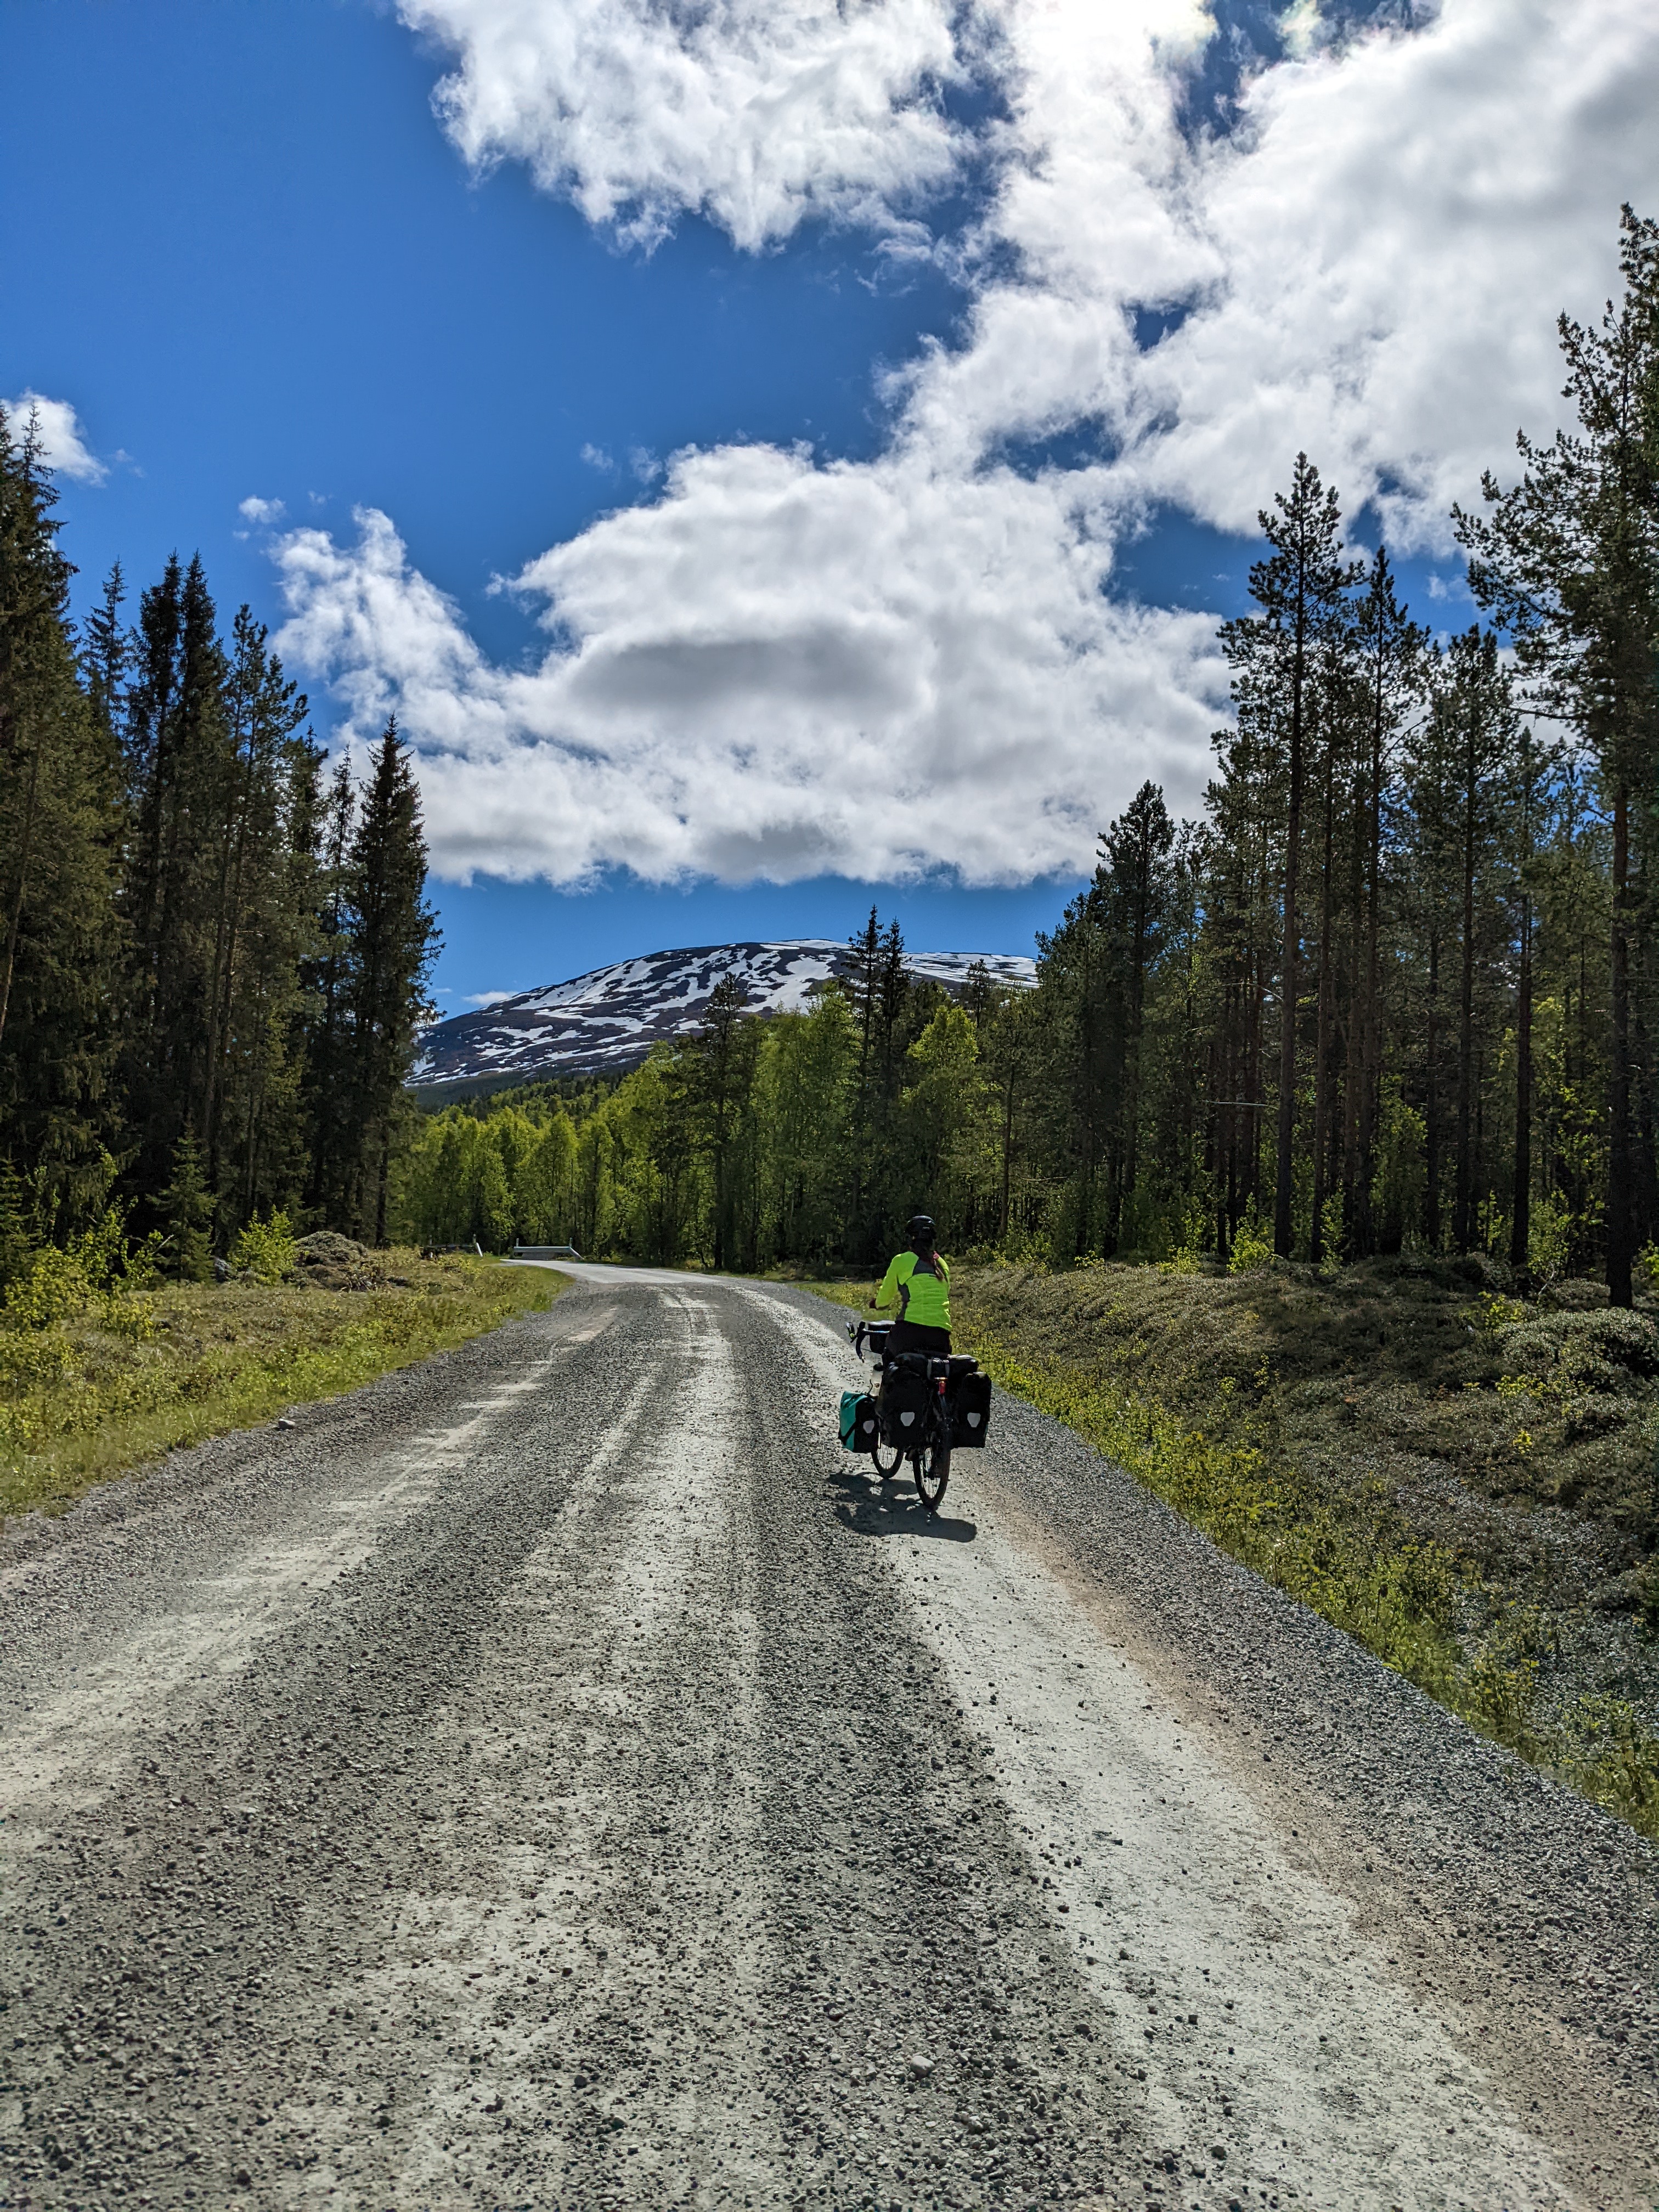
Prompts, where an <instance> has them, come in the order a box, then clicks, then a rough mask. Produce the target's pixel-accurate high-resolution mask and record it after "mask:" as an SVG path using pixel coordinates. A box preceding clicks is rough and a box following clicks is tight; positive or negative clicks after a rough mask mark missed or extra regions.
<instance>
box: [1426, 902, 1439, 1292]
mask: <svg viewBox="0 0 1659 2212" xmlns="http://www.w3.org/2000/svg"><path fill="white" fill-rule="evenodd" d="M1427 1030H1428V1038H1427V1049H1428V1081H1427V1084H1426V1085H1425V1091H1424V1099H1423V1165H1424V1170H1425V1179H1426V1188H1425V1190H1424V1193H1423V1235H1424V1238H1425V1242H1426V1243H1427V1244H1428V1248H1429V1249H1430V1251H1431V1252H1436V1251H1438V1250H1439V1249H1440V1073H1439V1066H1438V1061H1439V1053H1440V1036H1439V1030H1440V939H1439V937H1438V935H1437V933H1433V932H1431V933H1430V937H1429V1014H1428V1023H1427Z"/></svg>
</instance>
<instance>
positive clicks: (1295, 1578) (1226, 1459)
mask: <svg viewBox="0 0 1659 2212" xmlns="http://www.w3.org/2000/svg"><path fill="white" fill-rule="evenodd" d="M804 1287H808V1288H811V1289H812V1290H815V1291H817V1292H818V1293H819V1294H820V1295H821V1296H823V1297H828V1298H830V1299H833V1300H835V1301H836V1303H838V1304H843V1305H848V1306H860V1305H862V1304H864V1302H865V1300H866V1298H867V1297H869V1295H870V1289H871V1286H870V1285H868V1284H865V1283H848V1282H838V1283H836V1282H814V1283H812V1284H811V1285H805V1286H804ZM951 1289H952V1304H953V1307H954V1309H955V1318H956V1324H957V1326H956V1334H957V1343H958V1345H959V1346H961V1347H962V1348H963V1349H965V1350H969V1351H972V1352H974V1353H975V1355H976V1356H977V1357H978V1358H979V1359H980V1360H981V1363H982V1364H984V1365H985V1366H986V1367H987V1369H988V1370H989V1371H990V1373H991V1374H992V1375H993V1376H994V1378H995V1380H996V1381H997V1382H998V1383H1000V1385H1001V1386H1002V1387H1003V1388H1004V1389H1007V1390H1010V1391H1012V1392H1014V1393H1015V1394H1017V1395H1019V1396H1021V1397H1024V1398H1025V1399H1027V1400H1028V1401H1030V1403H1031V1404H1033V1405H1035V1406H1036V1407H1040V1408H1041V1410H1042V1411H1043V1412H1045V1413H1051V1414H1054V1416H1055V1417H1056V1418H1057V1419H1060V1420H1063V1421H1065V1422H1066V1424H1067V1425H1069V1426H1070V1427H1072V1428H1073V1429H1075V1430H1077V1431H1079V1434H1081V1435H1083V1436H1085V1437H1087V1438H1088V1440H1089V1441H1090V1442H1091V1443H1093V1444H1095V1445H1096V1446H1097V1448H1098V1449H1100V1450H1101V1451H1103V1453H1105V1454H1107V1455H1109V1457H1111V1458H1112V1459H1115V1460H1116V1461H1117V1462H1119V1464H1120V1465H1121V1466H1123V1467H1124V1468H1127V1470H1128V1471H1129V1472H1130V1473H1131V1474H1133V1475H1134V1476H1135V1477H1136V1478H1137V1479H1138V1480H1140V1481H1141V1482H1143V1483H1145V1484H1146V1486H1147V1488H1148V1489H1150V1490H1152V1492H1155V1493H1156V1494H1157V1495H1158V1497H1160V1498H1164V1500H1165V1501H1166V1503H1168V1504H1170V1505H1171V1506H1173V1507H1174V1508H1175V1510H1176V1511H1177V1512H1179V1513H1180V1514H1181V1515H1182V1516H1183V1517H1184V1518H1185V1519H1186V1520H1188V1522H1191V1523H1192V1524H1193V1525H1194V1527H1196V1528H1201V1529H1202V1530H1203V1531H1204V1532H1205V1533H1206V1534H1207V1535H1208V1536H1210V1537H1211V1538H1212V1540H1213V1541H1215V1542H1216V1543H1217V1544H1218V1545H1219V1546H1220V1547H1221V1548H1222V1549H1223V1550H1225V1551H1226V1552H1228V1553H1231V1555H1232V1556H1233V1557H1234V1558H1235V1559H1239V1560H1241V1561H1242V1562H1243V1564H1244V1565H1247V1566H1249V1567H1250V1568H1252V1569H1254V1570H1255V1571H1256V1572H1257V1573H1259V1574H1261V1576H1263V1577H1264V1578H1265V1579H1267V1581H1269V1582H1273V1583H1277V1584H1278V1586H1279V1588H1280V1589H1284V1590H1285V1591H1287V1592H1288V1593H1289V1594H1290V1595H1291V1596H1293V1597H1296V1598H1298V1599H1300V1600H1301V1601H1303V1602H1304V1604H1307V1605H1309V1606H1310V1607H1312V1608H1313V1609H1314V1610H1315V1611H1316V1612H1317V1613H1322V1614H1323V1615H1324V1617H1325V1618H1326V1619H1327V1620H1330V1621H1332V1622H1334V1624H1335V1625H1336V1626H1338V1627H1340V1628H1341V1629H1343V1630H1345V1631H1346V1632H1347V1633H1348V1634H1349V1635H1351V1636H1352V1637H1354V1638H1356V1640H1357V1641H1358V1642H1359V1643H1360V1644H1364V1646H1365V1648H1366V1649H1367V1650H1370V1651H1372V1652H1374V1653H1375V1654H1376V1656H1377V1657H1378V1658H1380V1659H1382V1660H1383V1661H1384V1662H1386V1663H1387V1664H1388V1665H1389V1666H1391V1667H1393V1668H1396V1669H1397V1670H1398V1671H1399V1672H1400V1673H1401V1674H1404V1675H1405V1676H1406V1677H1407V1679H1408V1680H1411V1681H1413V1682H1415V1683H1417V1684H1418V1685H1419V1687H1421V1688H1422V1689H1424V1690H1425V1691H1427V1692H1429V1693H1430V1695H1431V1696H1433V1697H1435V1698H1437V1699H1439V1700H1440V1702H1441V1703H1442V1704H1443V1705H1447V1706H1449V1708H1450V1709H1451V1710H1452V1711H1454V1712H1456V1713H1459V1714H1461V1715H1462V1717H1463V1718H1465V1719H1466V1720H1468V1721H1469V1722H1470V1723H1472V1724H1473V1725H1474V1727H1476V1728H1478V1729H1480V1730H1481V1731H1482V1733H1483V1734H1486V1735H1490V1736H1492V1737H1493V1738H1495V1739H1496V1740H1497V1741H1500V1742H1503V1743H1504V1744H1507V1745H1509V1746H1510V1747H1511V1748H1513V1749H1514V1750H1516V1752H1518V1753H1520V1754H1521V1755H1522V1757H1524V1758H1526V1759H1529V1760H1531V1761H1532V1762H1533V1763H1534V1765H1539V1766H1541V1767H1542V1768H1544V1769H1546V1770H1547V1771H1549V1772H1551V1773H1553V1775H1555V1776H1556V1777H1557V1778H1559V1779H1562V1780H1564V1781H1566V1782H1568V1783H1570V1784H1571V1785H1572V1786H1573V1787H1574V1788H1576V1789H1577V1790H1580V1791H1582V1792H1583V1795H1584V1796H1588V1797H1589V1798H1591V1799H1593V1800H1594V1801H1595V1802H1596V1803H1598V1804H1601V1805H1602V1806H1604V1807H1606V1808H1607V1809H1608V1810H1609V1811H1612V1812H1614V1813H1617V1814H1620V1816H1621V1817H1622V1818H1623V1819H1625V1820H1627V1821H1629V1822H1630V1824H1631V1825H1632V1826H1633V1827H1635V1828H1636V1829H1638V1831H1639V1832H1641V1833H1643V1834H1644V1835H1647V1836H1650V1837H1653V1838H1656V1839H1659V1727H1656V1722H1659V1641H1656V1634H1659V1573H1656V1552H1655V1543H1656V1536H1659V1496H1656V1457H1655V1446H1656V1440H1659V1328H1655V1325H1654V1322H1653V1321H1652V1319H1651V1318H1650V1317H1649V1316H1646V1315H1642V1314H1638V1315H1635V1316H1625V1315H1616V1314H1613V1313H1610V1312H1609V1311H1607V1309H1606V1307H1605V1306H1604V1305H1599V1303H1598V1302H1597V1301H1596V1300H1595V1294H1594V1293H1593V1292H1591V1291H1589V1287H1588V1286H1579V1285H1565V1286H1563V1289H1562V1291H1561V1292H1560V1293H1559V1295H1558V1298H1557V1300H1555V1301H1553V1302H1547V1303H1545V1304H1537V1305H1525V1306H1523V1305H1522V1304H1519V1303H1518V1302H1511V1301H1508V1300H1505V1299H1504V1298H1501V1297H1492V1296H1491V1295H1490V1294H1483V1293H1482V1292H1481V1291H1480V1289H1479V1288H1478V1286H1477V1285H1475V1284H1474V1282H1473V1281H1472V1280H1466V1279H1462V1278H1461V1277H1460V1275H1459V1273H1458V1271H1457V1270H1456V1269H1455V1268H1453V1267H1443V1266H1440V1265H1438V1264H1437V1263H1413V1262H1409V1261H1403V1262H1402V1261H1396V1262H1393V1263H1389V1262H1373V1263H1370V1265H1369V1266H1367V1267H1358V1268H1352V1269H1348V1270H1346V1271H1344V1273H1343V1274H1341V1275H1340V1276H1339V1277H1336V1278H1334V1279H1322V1278H1320V1277H1318V1276H1316V1275H1315V1274H1314V1273H1313V1272H1312V1271H1311V1270H1310V1269H1307V1268H1278V1267H1274V1268H1272V1269H1267V1270H1264V1271H1262V1272H1261V1273H1255V1274H1250V1275H1244V1276H1228V1275H1225V1274H1222V1273H1218V1272H1216V1273H1202V1272H1196V1273H1173V1272H1166V1271H1164V1270H1162V1269H1159V1268H1158V1267H1114V1266H1107V1267H1099V1266H1097V1267H1089V1268H1085V1269H1079V1270H1077V1271H1074V1272H1073V1273H1055V1274H1049V1273H1043V1272H1041V1271H1038V1270H1034V1269H1030V1268H1025V1267H995V1266H993V1267H964V1266H961V1265H958V1266H957V1268H956V1269H954V1270H953V1273H952V1285H951Z"/></svg>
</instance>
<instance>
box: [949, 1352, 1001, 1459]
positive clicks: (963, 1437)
mask: <svg viewBox="0 0 1659 2212" xmlns="http://www.w3.org/2000/svg"><path fill="white" fill-rule="evenodd" d="M955 1365H956V1361H955V1360H954V1359H952V1361H951V1366H952V1367H954V1366H955ZM969 1366H970V1367H973V1363H972V1362H971V1361H970V1362H969ZM945 1402H946V1404H947V1406H948V1407H949V1409H950V1414H951V1448H952V1449H953V1450H956V1451H961V1450H963V1449H964V1448H965V1449H968V1450H969V1451H979V1450H982V1449H983V1448H984V1444H985V1437H986V1434H987V1431H988V1430H989V1428H990V1425H991V1378H990V1376H988V1375H981V1373H980V1372H979V1370H978V1369H977V1368H973V1371H972V1372H971V1373H969V1374H966V1375H953V1376H951V1383H950V1389H949V1392H948V1395H947V1397H946V1401H945Z"/></svg>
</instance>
